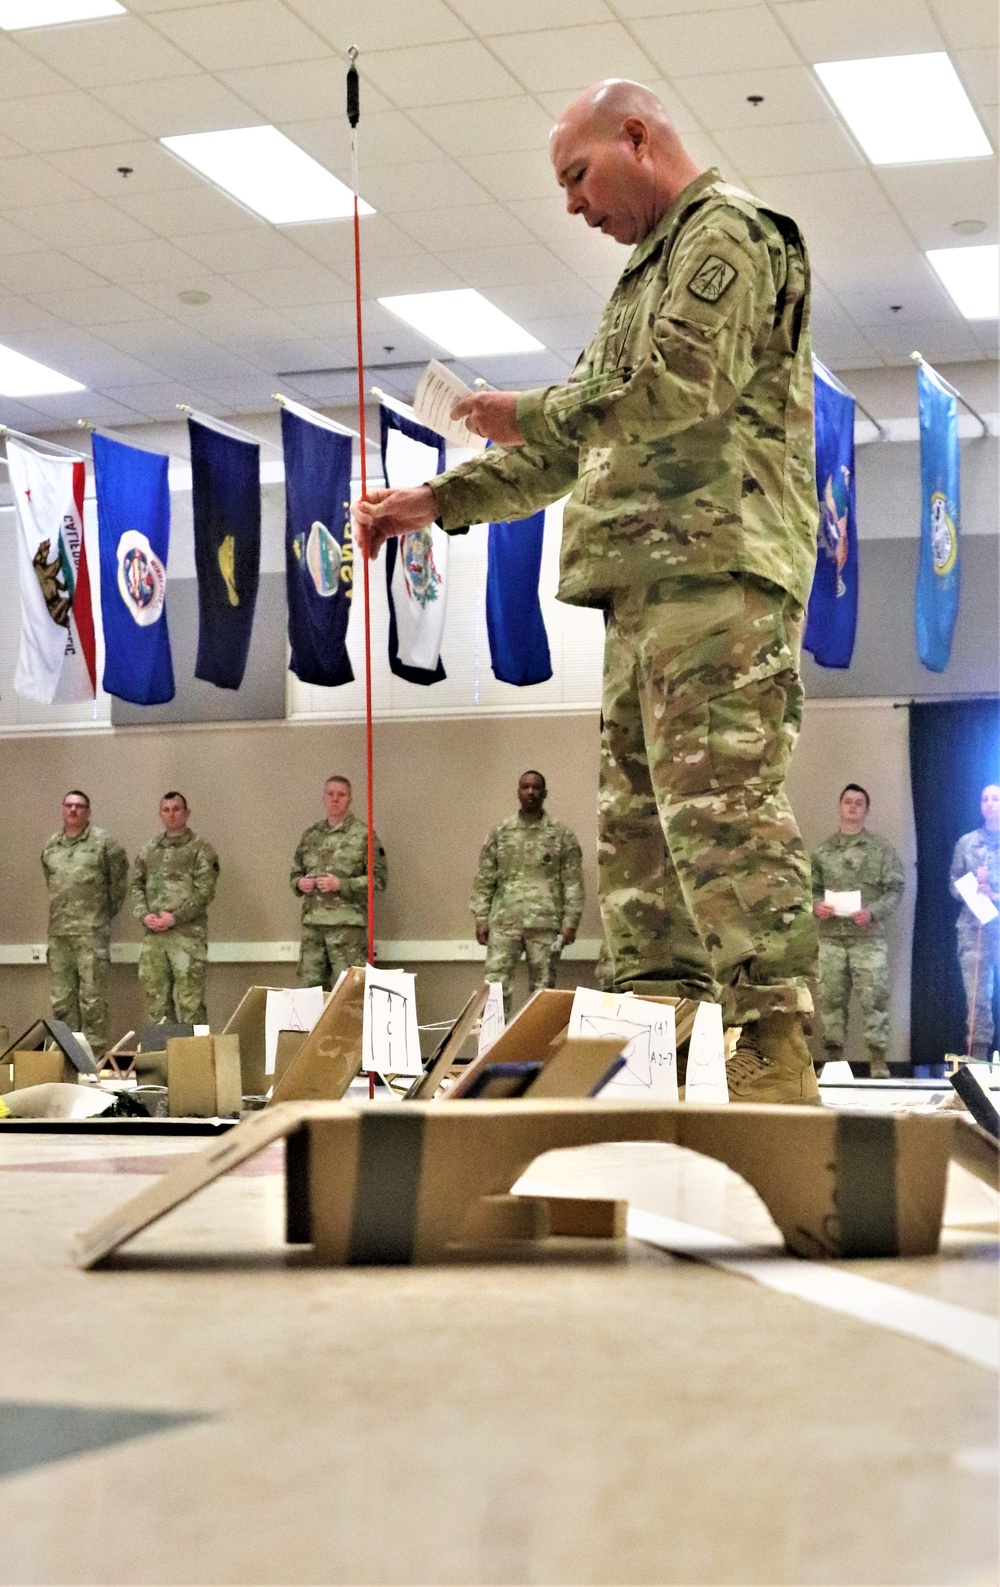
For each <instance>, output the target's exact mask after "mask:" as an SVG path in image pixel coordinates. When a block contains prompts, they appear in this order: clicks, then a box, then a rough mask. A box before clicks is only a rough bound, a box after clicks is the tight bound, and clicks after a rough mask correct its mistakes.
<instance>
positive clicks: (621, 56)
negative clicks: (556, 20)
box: [491, 22, 651, 92]
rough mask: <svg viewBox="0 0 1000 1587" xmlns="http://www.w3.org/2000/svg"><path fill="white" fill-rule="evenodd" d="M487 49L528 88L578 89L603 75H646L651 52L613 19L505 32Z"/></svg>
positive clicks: (632, 76)
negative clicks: (571, 25) (646, 51)
mask: <svg viewBox="0 0 1000 1587" xmlns="http://www.w3.org/2000/svg"><path fill="white" fill-rule="evenodd" d="M491 48H492V49H493V51H494V53H495V54H497V55H498V56H499V57H500V59H501V60H502V61H503V62H504V64H505V65H506V66H508V67H509V68H510V70H511V71H512V72H513V73H514V75H515V76H516V77H517V78H519V79H520V81H521V82H522V83H523V84H524V85H525V87H526V88H528V89H530V90H531V91H532V92H537V91H541V90H545V89H548V90H554V89H557V88H561V89H567V90H572V89H581V88H586V87H587V85H588V84H589V83H593V82H598V81H599V80H600V79H601V78H604V77H631V78H635V79H638V80H642V79H643V78H645V77H648V76H649V73H650V66H651V62H650V59H649V56H648V55H646V54H645V52H644V51H643V50H641V49H640V48H639V46H638V45H637V44H636V42H635V40H634V39H632V38H630V37H629V35H628V33H627V32H626V30H625V29H624V28H623V27H622V26H621V24H620V23H617V22H604V23H597V24H594V25H592V26H585V27H565V28H561V29H559V30H552V31H548V32H538V33H512V34H505V35H503V36H502V37H500V38H495V39H493V40H492V41H491Z"/></svg>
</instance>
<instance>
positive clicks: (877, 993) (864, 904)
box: [810, 782, 903, 1080]
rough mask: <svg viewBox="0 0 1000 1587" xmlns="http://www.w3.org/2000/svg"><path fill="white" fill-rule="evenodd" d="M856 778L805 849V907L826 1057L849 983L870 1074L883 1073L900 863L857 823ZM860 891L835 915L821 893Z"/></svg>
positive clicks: (840, 1034) (841, 1034)
mask: <svg viewBox="0 0 1000 1587" xmlns="http://www.w3.org/2000/svg"><path fill="white" fill-rule="evenodd" d="M870 802H871V801H870V800H869V798H868V794H867V792H866V790H865V789H864V788H862V787H861V786H860V784H858V783H856V782H849V783H848V784H847V787H846V788H845V789H844V791H843V793H842V794H841V796H840V805H839V807H838V813H839V818H840V827H839V831H837V832H835V833H834V835H833V837H832V838H827V839H826V840H825V842H823V843H820V844H819V846H818V847H817V848H815V849H813V851H812V855H811V856H810V858H811V860H812V890H813V900H814V903H813V912H814V914H815V915H816V918H817V920H818V921H819V992H820V1005H821V1012H822V1015H823V1046H824V1048H825V1052H826V1058H827V1061H829V1060H831V1059H836V1058H843V1056H844V1040H845V1037H846V1034H847V1007H848V1004H849V1003H850V1001H851V987H852V986H853V987H854V990H855V991H856V992H857V994H858V1001H859V1003H860V1004H861V1011H862V1014H863V1015H864V1022H865V1044H866V1046H867V1048H868V1062H869V1071H870V1073H871V1075H872V1078H873V1079H877V1080H886V1079H888V1078H889V1065H888V1064H887V1062H886V1049H887V1048H888V1046H889V924H890V922H891V920H892V917H893V915H894V914H895V913H896V909H897V907H898V904H899V900H900V898H901V897H902V894H903V864H902V861H901V860H900V858H899V855H898V854H897V853H896V850H895V849H894V848H893V846H892V844H891V843H890V842H889V840H888V839H887V838H880V837H879V836H878V834H877V833H875V832H869V831H868V830H867V829H866V827H865V820H866V819H867V816H868V808H869V804H870ZM857 892H859V893H860V894H861V908H860V909H858V910H855V911H854V912H853V913H852V914H850V915H838V914H837V913H836V908H835V905H834V904H832V903H828V902H827V896H826V895H827V894H828V893H857Z"/></svg>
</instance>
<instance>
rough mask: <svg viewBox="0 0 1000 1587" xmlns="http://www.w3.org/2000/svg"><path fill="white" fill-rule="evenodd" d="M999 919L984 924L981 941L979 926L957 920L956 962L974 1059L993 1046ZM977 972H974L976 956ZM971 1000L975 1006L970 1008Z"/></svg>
mask: <svg viewBox="0 0 1000 1587" xmlns="http://www.w3.org/2000/svg"><path fill="white" fill-rule="evenodd" d="M998 928H1000V920H993V921H991V922H990V924H989V925H988V926H984V927H983V932H982V939H981V940H980V935H979V927H978V926H977V925H974V924H973V923H972V922H971V921H966V920H963V919H961V918H960V919H959V922H958V963H959V968H960V969H961V971H962V982H963V985H964V986H965V1009H966V1014H965V1019H966V1025H965V1035H966V1038H968V1035H969V1024H970V1023H971V1025H972V1051H973V1055H974V1057H976V1058H985V1057H986V1056H987V1055H988V1054H989V1053H990V1052H992V1050H993V1048H994V1046H995V1045H996V1038H997V1034H998V1033H997V1032H995V1031H994V1029H993V990H994V987H995V986H996V983H997V979H998V978H1000V929H998ZM977 957H978V960H979V973H978V975H977V973H976V959H977ZM973 1001H975V1009H974V1010H973Z"/></svg>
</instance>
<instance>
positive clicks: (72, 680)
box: [7, 438, 97, 705]
mask: <svg viewBox="0 0 1000 1587" xmlns="http://www.w3.org/2000/svg"><path fill="white" fill-rule="evenodd" d="M7 464H8V467H9V469H10V484H11V490H12V492H13V495H14V505H15V508H16V510H17V526H18V537H17V541H18V578H19V584H20V590H21V644H20V649H19V650H18V656H17V670H16V671H15V673H14V688H15V689H16V690H17V693H18V694H22V695H24V696H25V698H26V699H29V700H39V701H40V702H41V703H42V704H43V705H51V704H52V702H53V701H54V700H58V701H59V702H60V703H64V702H66V703H68V702H70V701H80V700H92V699H93V698H94V695H95V693H96V689H97V662H96V652H95V643H94V614H93V610H92V607H91V595H90V574H89V571H88V568H87V549H86V546H85V544H84V538H83V487H84V464H83V461H82V459H79V458H72V457H52V456H48V455H46V454H43V453H41V452H36V451H35V450H34V448H33V447H28V446H22V445H21V444H20V443H19V442H17V441H15V440H13V439H11V438H8V440H7Z"/></svg>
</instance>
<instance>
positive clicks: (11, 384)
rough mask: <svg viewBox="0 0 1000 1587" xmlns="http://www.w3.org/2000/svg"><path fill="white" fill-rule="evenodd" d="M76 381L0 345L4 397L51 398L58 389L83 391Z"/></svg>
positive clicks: (0, 392)
mask: <svg viewBox="0 0 1000 1587" xmlns="http://www.w3.org/2000/svg"><path fill="white" fill-rule="evenodd" d="M86 389H87V388H86V386H81V384H80V382H79V381H78V380H70V378H69V376H68V375H60V374H58V373H57V371H56V370H54V369H47V368H46V367H45V365H44V364H39V363H36V362H35V360H34V359H33V358H26V357H25V356H24V354H23V353H15V351H14V349H13V348H12V347H3V346H0V394H2V395H3V396H5V397H50V396H54V395H55V393H56V392H59V391H86Z"/></svg>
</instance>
